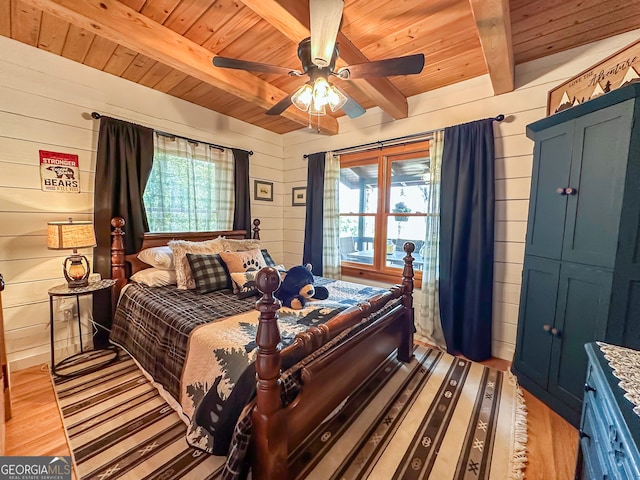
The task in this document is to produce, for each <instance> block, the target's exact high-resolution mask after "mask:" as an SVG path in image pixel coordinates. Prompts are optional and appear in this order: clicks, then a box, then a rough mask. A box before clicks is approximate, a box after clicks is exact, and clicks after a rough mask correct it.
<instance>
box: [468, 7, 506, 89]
mask: <svg viewBox="0 0 640 480" xmlns="http://www.w3.org/2000/svg"><path fill="white" fill-rule="evenodd" d="M469 4H470V5H471V12H472V13H473V18H474V20H475V22H476V28H477V29H478V36H479V37H480V44H481V46H482V54H483V55H484V60H485V62H486V64H487V70H488V71H489V78H490V79H491V84H492V85H493V93H494V95H500V94H501V93H507V92H512V91H513V89H514V88H515V80H514V68H513V43H512V38H511V15H510V13H509V0H469Z"/></svg>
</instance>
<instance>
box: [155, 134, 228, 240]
mask: <svg viewBox="0 0 640 480" xmlns="http://www.w3.org/2000/svg"><path fill="white" fill-rule="evenodd" d="M233 193H234V192H233V153H232V151H231V150H229V149H220V148H216V147H213V146H210V145H208V144H206V143H198V142H193V141H189V140H187V139H184V138H180V137H167V136H164V135H158V134H156V135H155V142H154V154H153V167H152V169H151V174H150V175H149V180H148V182H147V186H146V188H145V190H144V194H143V202H144V207H145V210H146V213H147V219H148V221H149V230H150V231H151V232H197V231H213V230H230V229H231V228H232V226H233Z"/></svg>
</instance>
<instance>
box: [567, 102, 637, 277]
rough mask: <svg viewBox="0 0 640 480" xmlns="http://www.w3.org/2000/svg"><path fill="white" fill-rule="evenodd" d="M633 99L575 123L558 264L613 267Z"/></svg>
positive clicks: (586, 116)
mask: <svg viewBox="0 0 640 480" xmlns="http://www.w3.org/2000/svg"><path fill="white" fill-rule="evenodd" d="M633 107H634V101H633V100H628V101H626V102H623V103H619V104H616V105H612V106H611V107H609V108H605V109H603V110H600V111H597V112H594V113H590V114H588V115H584V116H583V117H580V118H578V119H576V120H575V133H574V142H573V158H572V162H571V178H570V180H569V184H568V185H567V187H570V188H572V189H573V190H572V194H571V195H567V220H566V230H565V232H564V245H563V249H562V260H566V261H569V262H576V263H582V264H586V265H597V266H601V267H610V268H613V266H614V263H615V258H616V251H617V244H618V232H619V229H620V211H621V208H622V199H623V194H624V182H625V175H626V169H627V157H628V151H629V141H630V134H631V120H632V116H633Z"/></svg>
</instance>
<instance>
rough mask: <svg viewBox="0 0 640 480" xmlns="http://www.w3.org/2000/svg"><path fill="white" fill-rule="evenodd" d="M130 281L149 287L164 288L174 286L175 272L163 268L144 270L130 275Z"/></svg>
mask: <svg viewBox="0 0 640 480" xmlns="http://www.w3.org/2000/svg"><path fill="white" fill-rule="evenodd" d="M131 280H133V281H134V282H138V283H143V284H145V285H148V286H150V287H164V286H165V285H175V284H176V271H175V270H167V269H165V268H157V267H152V268H145V269H144V270H140V271H139V272H136V273H134V274H133V275H131Z"/></svg>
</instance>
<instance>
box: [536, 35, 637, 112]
mask: <svg viewBox="0 0 640 480" xmlns="http://www.w3.org/2000/svg"><path fill="white" fill-rule="evenodd" d="M637 81H640V40H639V41H637V42H634V43H632V44H631V45H627V46H626V47H624V48H623V49H622V50H618V51H617V52H615V53H614V54H612V55H610V56H609V57H607V58H605V59H604V60H603V61H601V62H600V63H598V64H597V65H594V66H593V67H590V68H588V69H587V70H585V71H584V72H581V73H579V74H578V75H576V76H575V77H573V78H570V79H569V80H567V81H566V82H564V83H563V84H561V85H558V86H557V87H556V88H554V89H553V90H551V91H550V92H549V98H548V100H547V115H553V114H554V113H558V112H561V111H562V110H566V109H567V108H571V107H575V106H576V105H580V104H581V103H584V102H586V101H587V100H590V99H592V98H595V97H597V96H598V95H603V94H605V93H607V92H610V91H611V90H615V89H617V88H620V87H622V86H624V85H626V84H627V83H631V82H637Z"/></svg>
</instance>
